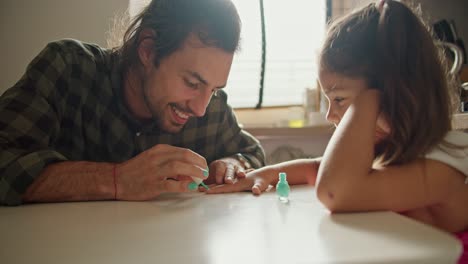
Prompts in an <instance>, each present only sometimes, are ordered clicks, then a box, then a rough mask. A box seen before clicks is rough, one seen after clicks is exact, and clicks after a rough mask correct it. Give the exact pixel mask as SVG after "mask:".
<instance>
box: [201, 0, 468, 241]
mask: <svg viewBox="0 0 468 264" xmlns="http://www.w3.org/2000/svg"><path fill="white" fill-rule="evenodd" d="M441 57H442V56H440V55H439V51H438V48H437V47H436V45H435V43H434V40H433V38H432V37H431V35H430V33H429V31H428V30H427V29H426V27H425V26H424V24H423V23H422V21H421V20H420V19H419V18H418V16H416V15H415V14H414V13H413V12H412V11H411V9H409V8H408V7H407V6H405V5H404V4H402V3H400V2H397V1H391V0H387V1H380V2H379V3H377V4H371V5H368V6H366V7H364V8H362V9H360V10H358V11H356V12H354V13H352V14H349V15H348V16H346V17H344V18H342V19H341V20H339V21H336V22H335V23H334V24H333V25H331V27H330V28H329V31H328V34H327V37H326V40H325V42H324V45H323V47H322V50H321V53H320V58H319V66H320V72H319V82H320V85H321V87H322V90H323V91H324V94H325V96H326V97H327V98H328V101H329V109H328V113H327V119H328V121H330V122H332V123H333V124H335V125H336V131H335V132H334V134H333V136H332V138H331V140H330V142H329V144H328V146H327V148H326V150H325V153H324V155H323V157H322V158H321V159H315V160H294V161H289V162H284V163H280V164H276V165H271V166H267V167H264V168H262V169H258V170H255V171H252V172H250V173H248V174H247V175H246V176H247V177H246V178H244V179H242V178H241V179H239V180H238V181H237V182H236V183H235V184H233V185H224V186H219V187H214V188H212V189H211V190H209V191H207V193H221V192H233V191H241V190H249V189H251V190H252V192H253V193H255V194H260V193H261V192H262V191H264V190H266V188H267V187H268V186H269V185H275V184H276V182H277V180H278V172H280V171H284V172H287V175H288V182H289V183H290V184H304V183H310V184H316V193H317V196H318V198H319V199H320V201H321V202H322V203H323V204H324V205H325V206H326V207H327V208H329V209H330V210H331V211H332V212H356V211H377V210H392V211H395V212H398V213H401V214H404V215H406V216H408V217H411V218H414V219H416V220H419V221H421V222H424V223H427V224H430V225H433V226H435V227H437V228H440V229H442V230H446V231H448V232H452V233H458V234H460V237H461V238H465V239H468V236H465V237H463V235H462V232H463V231H466V230H468V206H467V202H468V184H466V183H468V181H467V179H468V178H467V177H468V148H467V147H468V134H466V133H463V132H460V131H452V130H451V116H452V113H453V111H452V107H451V106H452V105H454V104H453V100H452V98H453V97H451V95H450V94H451V93H450V85H449V80H448V74H447V71H446V68H445V67H444V64H443V63H442V61H441V59H440V58H441ZM465 246H466V244H465Z"/></svg>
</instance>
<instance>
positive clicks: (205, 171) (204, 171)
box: [202, 168, 210, 178]
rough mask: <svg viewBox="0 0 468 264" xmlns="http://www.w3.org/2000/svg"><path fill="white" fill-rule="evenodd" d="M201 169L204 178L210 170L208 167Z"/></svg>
mask: <svg viewBox="0 0 468 264" xmlns="http://www.w3.org/2000/svg"><path fill="white" fill-rule="evenodd" d="M202 171H203V176H205V178H207V177H208V175H210V171H209V170H208V168H206V170H204V169H202Z"/></svg>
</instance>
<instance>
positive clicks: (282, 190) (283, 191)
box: [276, 172, 290, 203]
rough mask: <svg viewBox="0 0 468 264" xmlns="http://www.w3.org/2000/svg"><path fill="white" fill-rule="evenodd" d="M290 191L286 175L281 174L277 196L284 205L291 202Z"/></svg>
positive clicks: (277, 186)
mask: <svg viewBox="0 0 468 264" xmlns="http://www.w3.org/2000/svg"><path fill="white" fill-rule="evenodd" d="M289 191H290V188H289V184H288V181H287V180H286V173H285V172H280V173H279V181H278V183H277V184H276V194H277V195H278V199H279V200H280V201H281V202H283V203H287V202H289Z"/></svg>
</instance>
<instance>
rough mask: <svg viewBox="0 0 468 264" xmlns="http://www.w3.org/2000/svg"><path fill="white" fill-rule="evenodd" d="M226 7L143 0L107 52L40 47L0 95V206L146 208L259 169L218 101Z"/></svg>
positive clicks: (227, 41) (226, 47) (226, 66)
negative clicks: (112, 204)
mask: <svg viewBox="0 0 468 264" xmlns="http://www.w3.org/2000/svg"><path fill="white" fill-rule="evenodd" d="M239 34H240V21H239V16H238V14H237V11H236V9H235V7H234V5H233V4H232V3H231V2H230V1H229V0H198V1H192V0H153V1H152V2H151V3H150V4H149V6H148V7H147V8H146V9H145V10H143V12H142V13H141V14H140V15H139V16H138V17H137V18H136V20H135V21H134V22H133V23H132V24H131V25H130V27H129V29H128V30H127V32H126V34H125V37H124V43H123V45H122V46H121V47H120V48H118V49H115V50H113V51H111V50H105V49H102V48H100V47H98V46H96V45H92V44H86V43H82V42H79V41H76V40H62V41H58V42H53V43H50V44H49V45H48V46H47V47H46V48H45V49H44V50H43V51H42V52H41V53H40V54H39V55H38V56H37V57H36V58H35V59H34V60H33V61H32V62H31V64H30V65H29V66H28V69H27V71H26V73H25V75H24V76H23V77H22V78H21V79H20V80H19V81H18V83H16V84H15V85H14V86H13V87H12V88H11V89H9V90H7V91H6V92H5V93H4V94H3V95H2V96H1V98H0V146H1V152H0V199H1V200H0V201H1V203H3V204H8V205H17V204H20V203H22V202H55V201H82V200H109V199H117V200H148V199H154V198H155V197H157V196H158V195H159V194H161V193H164V192H184V191H189V190H190V189H194V187H195V188H196V185H194V184H193V179H197V178H198V179H207V177H208V169H209V177H208V179H207V182H208V183H210V182H216V183H218V184H221V183H232V182H233V179H234V177H235V176H236V175H243V173H242V172H243V170H245V169H249V168H250V167H255V168H257V167H260V166H262V165H263V164H264V152H263V149H262V148H261V146H260V145H259V142H258V141H257V140H255V139H254V138H253V137H252V136H251V135H250V134H248V133H247V132H245V131H243V130H242V129H240V128H239V126H238V124H237V121H236V118H235V116H234V114H233V112H232V109H231V108H230V107H229V105H227V103H226V101H227V96H226V94H225V93H224V92H223V91H222V90H221V89H222V88H223V87H224V86H225V85H226V82H227V78H228V74H229V71H230V67H231V63H232V59H233V54H234V52H235V51H236V50H237V48H238V42H239Z"/></svg>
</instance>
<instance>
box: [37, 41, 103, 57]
mask: <svg viewBox="0 0 468 264" xmlns="http://www.w3.org/2000/svg"><path fill="white" fill-rule="evenodd" d="M45 50H46V51H50V52H57V53H59V54H61V56H62V57H63V58H65V59H66V60H76V59H78V60H83V59H85V60H86V59H87V60H92V61H96V60H103V59H105V58H106V57H107V56H108V55H109V53H110V50H108V49H105V48H102V47H100V46H99V45H97V44H94V43H87V42H83V41H80V40H76V39H60V40H56V41H52V42H49V43H48V44H47V46H46V48H45Z"/></svg>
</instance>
